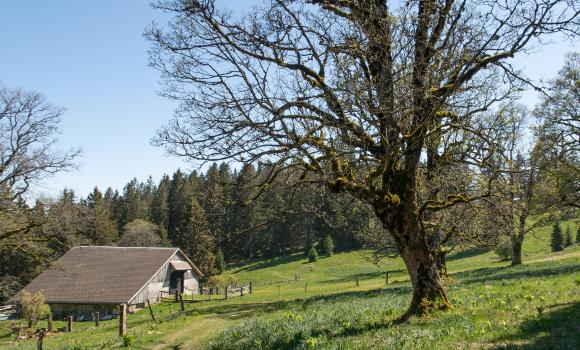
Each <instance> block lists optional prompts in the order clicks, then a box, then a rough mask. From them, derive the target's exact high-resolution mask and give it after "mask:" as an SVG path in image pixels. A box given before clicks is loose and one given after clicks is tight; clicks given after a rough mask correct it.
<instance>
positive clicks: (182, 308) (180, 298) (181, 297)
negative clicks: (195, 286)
mask: <svg viewBox="0 0 580 350" xmlns="http://www.w3.org/2000/svg"><path fill="white" fill-rule="evenodd" d="M179 307H180V308H181V311H185V305H183V295H182V294H181V293H179Z"/></svg>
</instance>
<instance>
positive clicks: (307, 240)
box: [304, 235, 313, 256]
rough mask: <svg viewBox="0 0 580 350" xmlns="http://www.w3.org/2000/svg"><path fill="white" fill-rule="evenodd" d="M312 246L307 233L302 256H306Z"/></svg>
mask: <svg viewBox="0 0 580 350" xmlns="http://www.w3.org/2000/svg"><path fill="white" fill-rule="evenodd" d="M312 247H313V246H312V240H311V239H310V235H308V236H306V242H305V243H304V256H308V255H309V254H310V250H311V249H312Z"/></svg>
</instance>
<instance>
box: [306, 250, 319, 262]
mask: <svg viewBox="0 0 580 350" xmlns="http://www.w3.org/2000/svg"><path fill="white" fill-rule="evenodd" d="M316 260H318V252H317V251H316V248H314V247H312V248H310V251H309V252H308V262H315V261H316Z"/></svg>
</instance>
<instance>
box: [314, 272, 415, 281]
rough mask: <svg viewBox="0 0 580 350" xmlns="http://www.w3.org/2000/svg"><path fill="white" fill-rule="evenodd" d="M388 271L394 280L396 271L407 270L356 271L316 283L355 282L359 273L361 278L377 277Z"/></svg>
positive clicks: (383, 276) (383, 275)
mask: <svg viewBox="0 0 580 350" xmlns="http://www.w3.org/2000/svg"><path fill="white" fill-rule="evenodd" d="M386 272H388V273H389V278H390V279H391V281H392V278H394V276H393V274H395V273H401V272H402V273H406V270H404V269H398V270H388V271H375V272H366V273H354V274H350V275H348V276H343V277H341V278H330V279H327V280H323V281H316V283H338V282H349V281H352V282H353V283H354V282H355V281H356V276H357V275H358V278H359V280H365V279H375V278H385V273H386ZM399 277H400V276H399Z"/></svg>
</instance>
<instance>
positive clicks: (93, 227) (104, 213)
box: [83, 187, 118, 245]
mask: <svg viewBox="0 0 580 350" xmlns="http://www.w3.org/2000/svg"><path fill="white" fill-rule="evenodd" d="M86 203H87V206H88V210H87V211H86V217H85V220H84V221H85V222H84V230H83V231H84V233H85V235H86V236H87V237H89V238H90V239H91V240H92V241H93V243H94V244H96V245H109V244H111V243H113V242H114V241H115V240H117V237H118V233H117V227H116V225H115V222H114V221H113V214H112V213H111V211H110V209H109V205H108V204H107V203H106V202H105V199H104V197H103V194H102V193H101V191H99V189H98V188H97V187H95V188H94V190H93V192H91V194H89V196H88V197H87V200H86Z"/></svg>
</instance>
